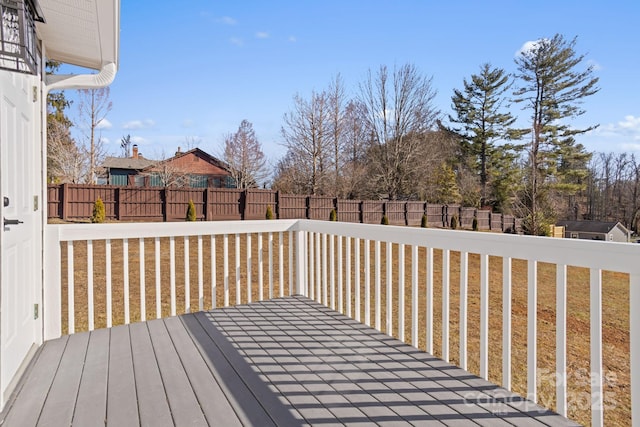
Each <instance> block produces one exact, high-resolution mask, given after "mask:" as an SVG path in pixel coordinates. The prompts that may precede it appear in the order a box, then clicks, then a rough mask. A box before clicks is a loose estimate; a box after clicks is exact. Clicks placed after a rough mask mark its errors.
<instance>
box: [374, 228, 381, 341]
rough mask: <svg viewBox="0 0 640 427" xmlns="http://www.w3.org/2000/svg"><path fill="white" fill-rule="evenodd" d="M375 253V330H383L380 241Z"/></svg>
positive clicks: (377, 242)
mask: <svg viewBox="0 0 640 427" xmlns="http://www.w3.org/2000/svg"><path fill="white" fill-rule="evenodd" d="M373 252H374V258H373V259H374V261H373V271H374V282H373V283H374V285H373V289H374V291H373V294H374V297H373V298H374V300H375V305H374V316H375V328H376V329H377V330H381V329H382V325H381V323H382V322H381V317H382V316H381V313H380V310H381V309H380V299H381V298H380V240H375V241H374V242H373Z"/></svg>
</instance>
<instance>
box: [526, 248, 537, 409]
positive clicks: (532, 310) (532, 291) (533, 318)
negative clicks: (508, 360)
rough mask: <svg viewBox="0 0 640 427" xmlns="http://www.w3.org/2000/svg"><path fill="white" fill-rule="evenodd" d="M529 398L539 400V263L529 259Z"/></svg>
mask: <svg viewBox="0 0 640 427" xmlns="http://www.w3.org/2000/svg"><path fill="white" fill-rule="evenodd" d="M527 267H528V268H527V269H528V273H527V398H528V399H529V400H531V401H533V402H537V401H538V396H537V390H538V387H537V379H536V369H537V365H538V360H537V355H536V352H537V340H536V334H537V329H538V328H537V312H536V311H537V306H538V301H537V300H538V296H537V287H538V286H537V285H538V283H537V282H538V270H537V269H538V263H537V261H533V260H529V261H527Z"/></svg>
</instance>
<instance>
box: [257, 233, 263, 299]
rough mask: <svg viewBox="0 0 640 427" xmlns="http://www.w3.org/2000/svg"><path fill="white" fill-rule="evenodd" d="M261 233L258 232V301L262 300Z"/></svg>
mask: <svg viewBox="0 0 640 427" xmlns="http://www.w3.org/2000/svg"><path fill="white" fill-rule="evenodd" d="M262 250H263V247H262V233H258V301H262V296H263V295H264V294H263V291H264V265H263V263H262Z"/></svg>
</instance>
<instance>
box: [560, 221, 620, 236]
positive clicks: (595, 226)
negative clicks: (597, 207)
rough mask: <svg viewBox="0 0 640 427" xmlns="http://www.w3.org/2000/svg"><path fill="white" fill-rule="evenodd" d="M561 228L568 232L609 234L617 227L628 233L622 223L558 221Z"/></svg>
mask: <svg viewBox="0 0 640 427" xmlns="http://www.w3.org/2000/svg"><path fill="white" fill-rule="evenodd" d="M557 225H560V226H563V227H565V229H566V230H567V231H578V232H584V233H603V234H606V233H609V232H610V231H611V230H613V229H614V228H615V227H616V226H618V225H619V226H620V228H621V229H622V230H623V231H625V232H627V229H626V228H625V226H624V225H622V224H620V222H615V221H610V222H605V221H558V224H557Z"/></svg>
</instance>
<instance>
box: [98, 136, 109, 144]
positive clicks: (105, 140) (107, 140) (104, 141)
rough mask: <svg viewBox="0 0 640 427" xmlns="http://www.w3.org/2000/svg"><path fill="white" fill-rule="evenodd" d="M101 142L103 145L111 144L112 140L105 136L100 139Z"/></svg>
mask: <svg viewBox="0 0 640 427" xmlns="http://www.w3.org/2000/svg"><path fill="white" fill-rule="evenodd" d="M100 142H102V143H103V144H109V143H110V142H111V140H110V139H109V138H105V137H104V136H103V137H101V138H100Z"/></svg>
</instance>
